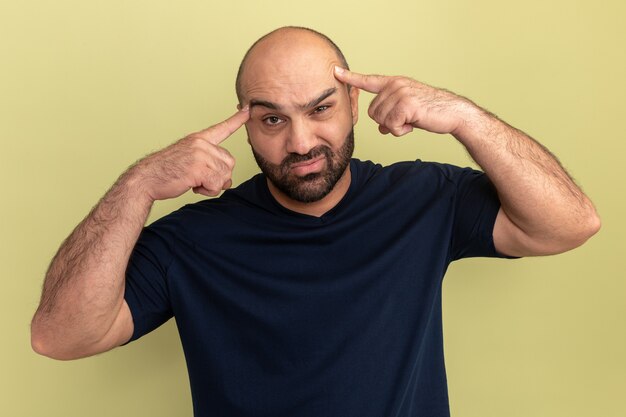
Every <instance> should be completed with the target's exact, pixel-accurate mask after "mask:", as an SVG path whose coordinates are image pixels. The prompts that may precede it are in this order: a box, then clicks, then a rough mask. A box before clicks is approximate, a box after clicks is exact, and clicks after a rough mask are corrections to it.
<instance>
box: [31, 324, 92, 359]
mask: <svg viewBox="0 0 626 417" xmlns="http://www.w3.org/2000/svg"><path fill="white" fill-rule="evenodd" d="M46 333H47V332H45V331H43V330H42V329H40V328H39V326H38V325H37V324H36V323H34V322H33V323H32V325H31V330H30V345H31V347H32V349H33V351H34V352H35V353H37V354H39V355H42V356H46V357H48V358H50V359H56V360H61V361H68V360H72V359H79V358H81V357H83V356H84V355H83V356H81V355H77V354H76V353H75V352H73V351H71V350H69V349H67V347H64V346H63V345H62V344H60V343H59V342H58V341H56V340H55V338H54V337H52V336H51V335H49V334H46Z"/></svg>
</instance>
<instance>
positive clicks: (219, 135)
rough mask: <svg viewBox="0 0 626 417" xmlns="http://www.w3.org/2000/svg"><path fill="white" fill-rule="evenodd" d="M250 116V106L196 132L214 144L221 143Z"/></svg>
mask: <svg viewBox="0 0 626 417" xmlns="http://www.w3.org/2000/svg"><path fill="white" fill-rule="evenodd" d="M249 118H250V108H249V107H248V106H246V107H244V108H243V109H241V110H239V111H238V112H237V113H235V114H233V115H232V116H230V117H229V118H228V119H226V120H224V121H223V122H220V123H218V124H216V125H213V126H211V127H209V128H206V129H204V130H201V131H199V132H197V133H196V135H197V136H200V137H201V138H203V139H206V140H208V141H209V142H211V143H212V144H213V145H219V144H220V143H222V142H224V141H225V140H226V139H228V138H229V137H230V135H232V134H233V133H235V132H236V131H237V129H239V128H240V127H241V126H243V124H244V123H246V122H247V121H248V119H249Z"/></svg>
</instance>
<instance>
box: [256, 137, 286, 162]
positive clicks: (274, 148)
mask: <svg viewBox="0 0 626 417" xmlns="http://www.w3.org/2000/svg"><path fill="white" fill-rule="evenodd" d="M277 136H278V135H272V136H268V135H264V134H260V133H259V132H258V131H257V132H255V131H254V129H249V130H248V143H250V146H251V147H252V149H254V151H255V152H256V153H258V154H260V155H261V156H262V157H263V158H264V159H266V160H267V161H268V162H271V163H272V164H280V163H281V162H282V160H283V159H284V158H285V155H284V150H283V149H284V147H283V145H282V144H283V141H282V140H281V139H280V138H279V137H277Z"/></svg>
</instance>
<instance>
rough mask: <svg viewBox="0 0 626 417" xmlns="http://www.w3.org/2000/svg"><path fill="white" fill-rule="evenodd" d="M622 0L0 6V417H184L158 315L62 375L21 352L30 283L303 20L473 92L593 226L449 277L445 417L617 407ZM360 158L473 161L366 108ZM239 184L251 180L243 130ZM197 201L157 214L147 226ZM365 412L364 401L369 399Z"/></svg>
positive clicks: (156, 0)
mask: <svg viewBox="0 0 626 417" xmlns="http://www.w3.org/2000/svg"><path fill="white" fill-rule="evenodd" d="M625 17H626V6H625V3H624V2H622V1H618V0H614V1H571V0H570V1H566V0H556V1H547V0H527V1H524V2H512V1H502V0H499V1H495V0H473V1H462V0H439V1H429V2H426V1H415V0H413V1H398V0H388V1H384V2H379V1H375V2H374V1H343V2H341V1H326V0H317V1H314V2H294V1H285V0H276V1H272V2H250V1H239V2H226V1H221V2H213V1H200V0H196V1H179V2H174V1H164V0H151V1H147V0H145V1H122V0H108V1H78V0H75V1H43V0H40V1H28V0H26V1H19V2H18V1H12V2H9V1H2V3H0V57H1V62H0V140H1V149H0V169H1V175H0V186H1V190H2V194H1V195H2V204H0V221H1V222H2V223H1V225H0V226H1V230H0V232H1V234H0V236H1V240H0V245H1V246H0V257H1V258H0V265H1V266H2V275H1V276H2V280H1V286H2V289H1V291H0V306H1V308H2V311H1V314H0V320H1V321H0V325H1V327H0V328H1V330H2V343H0V375H1V376H0V415H2V416H11V417H13V416H113V415H117V416H151V417H159V416H191V414H192V411H191V398H190V393H189V385H188V379H187V374H186V369H185V363H184V357H183V353H182V350H181V347H180V342H179V340H178V336H177V333H176V328H175V324H174V323H173V322H172V321H170V322H169V323H167V324H166V325H164V326H163V327H161V328H160V329H158V330H157V331H155V332H153V333H151V334H150V335H147V336H146V337H144V338H143V339H142V340H140V341H139V342H135V343H133V344H131V345H129V346H127V347H124V348H121V349H117V350H115V351H113V352H110V353H107V354H103V355H99V356H97V357H93V358H88V359H84V360H79V361H72V362H57V361H53V360H50V359H47V358H44V357H39V356H37V355H36V354H34V353H33V352H32V350H31V348H30V341H29V337H30V336H29V323H30V319H31V316H32V314H33V312H34V310H35V308H36V306H37V303H38V299H39V294H40V288H41V283H42V281H43V276H44V272H45V270H46V267H47V265H48V263H49V261H50V259H51V257H52V256H53V255H54V253H55V252H56V249H57V248H58V246H59V245H60V243H61V241H62V240H63V239H64V238H65V237H66V236H67V235H68V233H69V232H70V231H71V229H72V228H73V227H74V226H75V225H76V224H77V223H78V222H79V221H80V220H81V219H82V218H83V216H85V215H86V213H87V212H88V211H89V209H90V208H91V207H92V206H93V205H94V204H95V203H96V201H97V200H98V199H99V198H100V197H101V196H102V194H103V193H104V192H105V191H106V190H107V189H108V187H109V186H110V185H111V184H112V182H113V181H114V180H115V178H116V177H117V176H118V175H119V174H120V173H121V172H122V171H123V170H124V169H125V168H126V167H127V166H128V165H130V164H131V163H133V162H134V161H135V160H137V159H138V158H140V157H141V156H142V155H145V154H146V153H148V152H151V151H153V150H156V149H159V148H161V147H163V146H165V145H167V144H169V143H171V142H172V141H174V140H176V139H177V138H180V137H182V136H184V135H185V134H187V133H189V132H192V131H196V130H199V129H201V128H204V127H207V126H209V125H212V124H214V123H216V122H219V121H221V120H222V119H224V118H226V117H227V116H229V115H230V114H231V113H232V112H234V111H235V105H236V100H235V94H234V88H233V84H234V78H235V72H236V69H237V66H238V64H239V61H240V59H241V57H242V55H243V54H244V52H245V51H246V49H247V48H248V46H249V45H250V44H251V43H252V42H253V41H254V40H255V39H256V38H258V37H259V36H261V35H262V34H264V33H266V32H268V31H269V30H271V29H274V28H276V27H278V26H282V25H287V24H291V25H304V26H310V27H313V28H316V29H318V30H320V31H322V32H324V33H326V34H327V35H329V36H330V37H332V38H333V39H334V40H335V41H336V42H337V43H338V44H339V45H340V47H341V48H342V49H343V50H344V52H345V54H346V56H347V58H348V60H349V62H350V64H351V66H352V68H353V69H354V70H356V71H359V72H365V73H368V72H372V73H382V74H387V75H395V74H402V75H408V76H411V77H413V78H416V79H418V80H420V81H423V82H426V83H429V84H432V85H436V86H441V87H445V88H448V89H450V90H453V91H455V92H457V93H460V94H463V95H465V96H468V97H470V98H472V99H473V100H475V101H476V102H478V103H479V104H481V105H482V106H484V107H486V108H488V109H489V110H491V111H493V112H495V113H497V114H498V115H499V116H500V117H501V118H503V119H505V120H506V121H508V122H509V123H511V124H513V125H514V126H516V127H519V128H521V129H523V130H525V131H526V132H528V133H529V134H531V135H532V136H534V137H535V138H537V139H538V140H539V141H541V142H542V143H543V144H544V145H546V146H547V147H548V148H550V149H551V150H552V151H553V152H554V153H555V154H556V155H558V156H559V158H560V159H561V161H562V163H563V164H564V165H565V166H566V167H567V169H568V170H569V171H570V173H571V174H572V175H573V176H574V177H575V178H576V179H577V181H578V182H579V183H580V184H581V186H582V187H583V189H584V190H585V191H586V192H587V193H588V194H589V196H590V197H591V198H592V199H593V201H594V202H595V204H596V205H597V207H598V209H599V212H600V215H601V217H602V220H603V229H602V230H601V232H600V233H599V234H598V235H597V236H595V237H594V238H593V239H592V240H591V241H589V242H588V244H587V245H585V246H583V247H581V248H579V249H576V250H574V251H572V252H569V253H567V254H563V255H560V256H556V257H547V258H532V259H521V260H516V261H503V260H486V259H477V260H464V261H460V262H457V263H454V264H453V265H452V266H451V268H450V271H449V273H448V275H447V277H446V279H445V281H444V326H445V349H446V358H447V369H448V378H449V387H450V396H451V409H452V413H453V415H454V416H456V417H491V416H493V417H496V416H497V417H501V416H510V417H514V416H520V417H521V416H525V417H526V416H546V417H547V416H550V417H560V416H563V417H565V416H567V417H578V416H580V417H582V416H603V417H623V416H624V415H626V399H625V396H624V392H626V359H625V356H626V355H625V354H626V333H625V317H626V306H625V304H626V302H625V301H624V299H625V297H624V296H625V295H626V284H625V282H624V281H625V280H624V278H625V275H626V274H625V273H624V268H623V265H624V257H625V256H626V250H625V244H624V237H625V232H626V221H625V220H624V213H626V207H625V201H626V200H625V199H624V196H623V193H624V191H625V187H624V184H623V181H624V174H623V169H622V161H623V158H624V154H625V151H626V147H625V145H624V139H625V134H624V122H625V120H626V116H625V111H624V110H625V105H624V97H626V81H625V80H624V77H625V76H626V45H625V43H626V42H625V41H626V30H625V29H624V18H625ZM360 100H361V101H360V103H361V120H360V122H359V124H358V126H357V129H356V131H355V133H356V138H357V142H356V146H357V150H356V156H357V157H359V158H361V159H373V160H376V161H379V162H382V163H390V162H393V161H398V160H406V159H416V158H420V159H424V160H436V161H446V162H451V163H455V164H458V165H464V166H465V165H468V164H471V163H472V162H471V161H470V160H469V159H468V157H467V155H466V153H465V151H464V150H463V148H462V147H461V146H460V145H459V144H458V143H456V142H455V140H454V139H453V138H452V137H449V136H437V135H432V134H427V133H424V132H416V133H413V134H411V135H408V136H405V137H403V138H400V139H398V138H393V137H386V136H381V135H380V134H378V132H377V130H376V127H375V125H374V124H373V122H372V121H371V120H369V119H368V118H367V117H366V111H365V109H366V107H367V104H368V103H369V101H370V100H371V95H369V94H367V93H364V94H362V97H361V99H360ZM225 144H226V147H227V148H228V149H229V150H230V151H231V152H232V153H233V154H234V156H235V157H236V158H237V161H238V162H237V167H236V170H235V174H234V182H235V184H238V183H240V182H242V181H243V180H244V179H246V178H248V177H249V176H250V175H252V174H253V173H255V172H257V168H256V165H255V164H254V161H253V159H252V157H251V155H250V150H249V147H248V145H247V144H246V142H245V134H244V132H243V130H242V131H239V132H237V133H236V134H235V135H234V136H233V137H232V138H230V139H229V140H228V141H226V142H225ZM197 198H198V197H196V196H195V195H192V194H187V195H185V196H183V197H181V198H179V199H176V200H170V201H165V202H159V203H157V205H156V206H155V208H154V210H153V213H152V215H151V219H152V220H153V219H155V218H157V217H160V216H162V215H164V214H166V213H168V212H170V211H172V210H174V209H175V208H177V207H179V206H180V205H181V204H183V203H186V202H190V201H194V200H196V199H197ZM366 400H367V399H364V401H366Z"/></svg>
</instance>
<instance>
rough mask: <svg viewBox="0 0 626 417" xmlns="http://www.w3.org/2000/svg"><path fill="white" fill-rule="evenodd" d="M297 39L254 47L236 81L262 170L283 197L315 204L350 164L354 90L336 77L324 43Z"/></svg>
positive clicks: (331, 54) (333, 61)
mask: <svg viewBox="0 0 626 417" xmlns="http://www.w3.org/2000/svg"><path fill="white" fill-rule="evenodd" d="M303 36H304V38H305V39H293V38H288V39H278V40H277V41H268V42H267V45H265V44H264V45H260V46H258V47H257V50H255V53H253V54H251V55H250V57H249V60H248V62H247V66H246V71H245V72H244V76H243V77H242V90H243V94H244V97H243V100H242V102H243V103H242V104H243V105H246V104H248V105H250V120H249V121H248V122H247V124H246V130H247V132H248V140H249V142H250V145H251V146H252V152H253V154H254V157H255V159H256V161H257V163H258V165H259V167H260V168H261V170H262V171H263V173H264V174H265V175H266V176H267V178H268V179H269V180H270V181H271V183H272V184H273V185H274V186H275V187H276V188H277V189H278V190H280V192H282V193H283V194H284V195H285V196H287V197H288V198H290V199H292V200H296V201H300V202H313V201H318V200H320V199H322V198H324V197H325V196H326V195H327V194H328V193H329V192H330V191H331V190H332V189H333V187H334V186H335V184H336V183H337V181H338V180H339V179H340V178H341V176H342V175H343V174H344V172H345V171H346V169H347V167H348V164H349V162H350V158H351V156H352V151H353V149H354V134H353V125H354V123H356V121H357V98H358V90H356V89H352V90H351V91H350V92H348V89H347V87H346V86H345V85H343V84H341V83H340V82H339V81H337V80H336V79H335V77H334V66H335V65H341V64H340V62H339V60H338V58H337V57H336V55H335V53H334V51H333V50H332V49H331V48H330V47H329V46H328V45H327V44H326V43H325V42H323V41H321V40H319V39H317V38H314V37H311V36H310V35H308V34H304V35H303ZM296 38H297V36H296ZM297 42H300V43H299V44H298V43H297Z"/></svg>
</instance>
